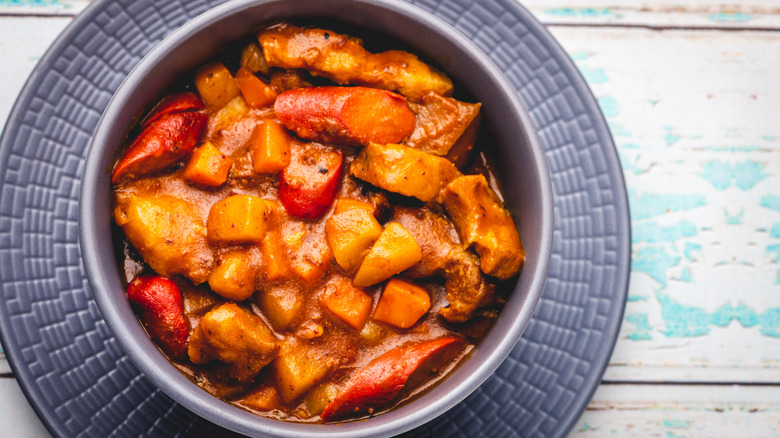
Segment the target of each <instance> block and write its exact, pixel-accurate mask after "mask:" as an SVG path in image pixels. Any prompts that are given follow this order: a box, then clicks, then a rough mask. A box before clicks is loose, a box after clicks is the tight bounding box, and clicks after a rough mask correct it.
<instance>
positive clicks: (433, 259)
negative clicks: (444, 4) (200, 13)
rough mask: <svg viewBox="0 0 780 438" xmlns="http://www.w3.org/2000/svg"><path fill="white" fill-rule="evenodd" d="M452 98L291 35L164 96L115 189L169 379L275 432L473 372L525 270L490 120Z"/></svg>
mask: <svg viewBox="0 0 780 438" xmlns="http://www.w3.org/2000/svg"><path fill="white" fill-rule="evenodd" d="M229 67H230V68H229ZM453 91H454V85H453V83H452V81H451V80H450V79H449V78H447V77H446V76H445V75H443V74H442V73H441V72H439V71H438V70H436V69H434V68H432V67H430V66H429V65H428V64H426V63H424V62H422V61H421V60H419V59H418V58H417V57H416V56H415V55H413V54H411V53H409V52H405V51H398V50H391V51H384V52H379V53H371V52H369V51H368V50H366V49H365V48H364V46H363V42H362V41H361V40H360V39H357V38H355V37H352V36H347V35H342V34H339V33H336V32H333V31H331V30H325V29H320V28H309V27H307V28H301V27H297V26H293V25H291V24H287V23H282V24H277V25H274V26H270V27H267V28H264V29H262V30H261V31H259V32H258V34H257V38H256V40H253V41H251V42H249V43H248V44H246V46H245V47H244V48H243V50H241V52H240V54H239V53H238V52H236V55H235V57H228V58H226V59H220V60H217V61H214V62H211V63H210V64H208V65H205V66H203V67H202V68H200V69H199V70H198V71H197V72H196V73H195V74H194V76H193V78H192V79H191V80H187V81H184V83H183V84H180V85H178V88H177V89H174V90H173V91H171V92H170V93H169V94H168V95H166V96H165V97H163V98H162V99H161V100H160V101H159V102H158V103H157V104H156V105H155V106H154V107H153V108H152V109H151V110H150V111H149V112H148V114H147V115H146V116H145V117H144V118H143V119H142V120H141V121H140V122H139V123H138V124H137V126H136V127H134V128H133V130H132V131H131V134H130V136H129V139H130V140H129V142H128V144H127V146H126V147H125V148H124V149H123V151H122V153H121V154H120V157H119V159H118V160H117V163H116V165H115V167H114V170H113V174H112V184H113V190H114V198H115V200H114V202H115V205H114V221H115V222H116V224H117V225H118V228H117V233H118V234H117V235H118V239H119V241H120V242H121V243H122V244H121V245H118V247H119V248H121V249H122V251H121V254H119V257H120V261H121V263H123V266H124V267H125V274H126V281H127V282H128V287H127V296H128V299H129V300H130V302H131V303H132V305H133V307H134V309H135V311H136V313H137V315H138V318H139V319H140V321H141V323H142V324H143V325H144V327H145V328H146V330H147V332H148V334H149V336H150V337H151V338H152V339H153V340H154V342H155V343H156V344H157V345H158V347H159V348H160V349H161V350H162V352H163V353H164V354H166V355H167V357H168V358H169V359H170V360H171V362H172V363H173V364H174V365H175V366H176V367H177V368H178V369H179V370H180V371H181V372H182V373H184V374H185V375H187V376H188V377H190V378H191V380H192V381H193V382H195V383H197V384H198V385H200V386H201V387H202V388H203V389H205V390H206V391H208V392H209V393H211V394H213V395H215V396H217V397H219V398H221V399H223V400H225V401H227V402H229V403H232V404H234V405H237V406H240V407H242V408H244V409H247V410H250V411H252V412H255V413H257V414H259V415H264V416H269V417H273V418H278V419H284V420H288V421H310V422H333V421H343V420H349V419H356V418H362V417H365V416H367V415H375V414H378V413H380V412H383V411H385V410H388V409H391V408H393V407H394V406H397V405H398V404H400V403H402V402H404V401H406V400H409V399H410V398H412V397H414V396H416V395H417V394H419V393H421V392H422V391H424V390H425V389H426V388H428V387H430V386H431V385H432V384H434V383H435V382H436V381H438V380H440V379H441V378H443V377H444V376H446V375H447V374H448V373H449V372H450V371H451V370H452V369H453V368H454V367H455V366H457V364H458V363H459V362H461V361H462V360H464V358H466V357H467V356H468V353H469V352H470V351H471V349H472V348H473V346H474V345H475V344H476V343H478V342H479V339H480V338H481V337H482V336H483V334H484V333H485V332H486V331H487V329H488V328H489V327H490V325H491V323H492V321H493V320H494V319H495V317H496V315H497V314H498V312H499V310H500V308H501V303H502V301H503V299H504V290H505V289H508V288H507V287H506V285H507V284H508V282H507V280H512V279H514V278H515V277H516V276H517V274H518V272H519V271H520V269H521V267H522V263H523V260H524V251H523V247H522V243H521V241H520V237H519V235H518V231H517V227H516V224H515V222H514V220H513V219H512V216H511V215H510V213H509V212H508V211H507V210H506V209H505V208H504V206H503V204H502V201H501V195H500V190H499V188H498V187H497V185H496V183H495V181H496V178H495V176H494V175H493V172H492V168H491V166H489V164H488V163H489V160H488V159H487V158H486V155H485V151H484V150H483V148H482V147H481V146H480V145H481V141H482V140H481V138H482V137H483V133H484V129H480V128H479V125H480V118H481V117H480V104H479V103H468V102H466V101H463V100H456V99H455V98H453V97H451V96H452V93H453Z"/></svg>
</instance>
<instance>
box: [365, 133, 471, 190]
mask: <svg viewBox="0 0 780 438" xmlns="http://www.w3.org/2000/svg"><path fill="white" fill-rule="evenodd" d="M350 172H351V173H352V175H354V176H355V177H357V178H360V179H362V180H363V181H366V182H369V183H371V184H373V185H375V186H377V187H380V188H383V189H385V190H389V191H391V192H395V193H400V194H402V195H405V196H414V197H415V198H417V199H419V200H421V201H424V202H428V201H431V200H433V199H434V198H436V196H437V195H438V194H439V191H440V190H441V189H442V188H443V187H444V186H445V185H447V184H448V183H449V182H450V181H452V180H453V179H455V178H457V177H458V175H460V172H459V171H458V169H457V168H456V167H455V165H454V164H452V163H451V162H450V161H449V160H448V159H446V158H443V157H437V156H436V155H431V154H429V153H427V152H423V151H418V150H416V149H412V148H410V147H408V146H403V145H398V144H388V145H379V144H375V143H372V144H370V145H368V146H366V147H365V148H363V150H362V151H360V154H359V155H358V156H357V158H355V161H353V162H352V166H350Z"/></svg>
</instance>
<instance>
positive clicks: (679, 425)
mask: <svg viewBox="0 0 780 438" xmlns="http://www.w3.org/2000/svg"><path fill="white" fill-rule="evenodd" d="M664 427H669V428H672V429H690V428H691V422H690V421H687V420H664Z"/></svg>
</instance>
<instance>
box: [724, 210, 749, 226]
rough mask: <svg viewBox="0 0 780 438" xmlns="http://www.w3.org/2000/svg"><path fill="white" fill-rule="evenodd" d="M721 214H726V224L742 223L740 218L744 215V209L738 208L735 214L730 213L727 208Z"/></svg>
mask: <svg viewBox="0 0 780 438" xmlns="http://www.w3.org/2000/svg"><path fill="white" fill-rule="evenodd" d="M723 215H724V216H726V224H727V225H742V219H743V218H744V217H745V210H740V211H739V213H737V214H730V213H729V212H728V211H727V210H723Z"/></svg>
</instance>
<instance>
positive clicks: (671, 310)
mask: <svg viewBox="0 0 780 438" xmlns="http://www.w3.org/2000/svg"><path fill="white" fill-rule="evenodd" d="M656 298H657V299H658V302H659V303H660V304H661V317H662V318H663V320H664V324H665V326H666V330H664V331H663V333H664V334H665V335H666V336H667V337H670V338H688V337H696V336H704V335H706V334H708V333H709V332H710V330H711V329H710V325H712V321H713V319H712V316H711V315H710V314H709V313H707V311H705V310H704V309H702V308H700V307H694V306H687V305H684V304H680V303H678V302H676V301H674V300H673V299H672V298H671V297H669V296H668V295H667V294H665V293H663V292H656Z"/></svg>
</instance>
